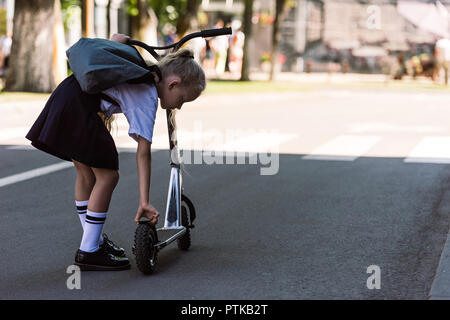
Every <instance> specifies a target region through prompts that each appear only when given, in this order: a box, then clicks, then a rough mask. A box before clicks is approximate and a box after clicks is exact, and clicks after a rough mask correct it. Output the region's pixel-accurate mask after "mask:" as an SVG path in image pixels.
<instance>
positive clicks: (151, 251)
mask: <svg viewBox="0 0 450 320" xmlns="http://www.w3.org/2000/svg"><path fill="white" fill-rule="evenodd" d="M231 33H232V30H231V28H221V29H209V30H202V31H200V32H195V33H191V34H188V35H186V36H185V37H183V38H182V39H181V40H180V41H178V42H176V43H174V44H171V45H169V46H164V47H154V46H148V45H147V44H145V43H143V42H141V41H137V40H128V44H129V45H136V46H139V47H142V48H144V49H145V50H147V51H148V52H149V53H150V54H151V55H152V56H153V57H154V58H155V59H156V60H160V59H161V58H162V56H161V55H159V54H157V53H156V51H155V50H172V52H176V51H177V50H178V49H180V48H181V46H182V45H183V44H184V43H186V42H187V41H189V40H191V39H193V38H197V37H203V38H210V37H216V36H222V35H229V34H231ZM166 116H167V128H168V132H169V146H170V149H169V153H170V157H171V163H170V166H171V171H170V180H169V190H168V194H167V205H166V212H165V221H164V227H162V228H159V229H156V227H155V225H152V224H151V223H150V222H149V221H139V224H138V227H137V229H136V232H135V234H134V246H133V254H134V255H135V258H136V265H137V267H138V269H139V270H140V271H141V272H142V273H144V274H152V273H153V272H154V271H155V269H156V265H157V262H158V252H159V251H160V250H161V249H163V248H165V247H166V246H167V245H169V244H170V243H172V242H174V241H175V240H177V243H178V248H179V249H181V250H184V251H186V250H188V249H189V248H190V246H191V234H190V229H192V228H194V225H193V224H192V223H193V222H194V220H195V217H196V213H195V207H194V204H193V203H192V201H191V200H190V199H189V198H188V197H187V196H186V195H185V194H184V189H183V187H182V174H181V162H180V153H179V149H178V144H177V137H176V124H175V122H174V121H172V120H171V119H172V117H171V116H172V111H171V110H166Z"/></svg>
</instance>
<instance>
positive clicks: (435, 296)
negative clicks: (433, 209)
mask: <svg viewBox="0 0 450 320" xmlns="http://www.w3.org/2000/svg"><path fill="white" fill-rule="evenodd" d="M438 210H439V214H448V213H450V190H447V191H446V192H445V193H444V196H443V198H442V201H441V204H440V205H439V208H438ZM428 297H429V300H450V230H449V233H448V234H447V240H446V241H445V245H444V249H443V250H442V253H441V258H440V260H439V265H438V268H437V270H436V275H435V276H434V280H433V283H432V285H431V289H430V293H429V294H428Z"/></svg>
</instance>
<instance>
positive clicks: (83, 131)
mask: <svg viewBox="0 0 450 320" xmlns="http://www.w3.org/2000/svg"><path fill="white" fill-rule="evenodd" d="M127 39H128V37H126V36H124V35H121V34H115V35H114V36H112V38H111V40H113V41H118V42H122V43H126V41H127ZM158 66H159V68H160V70H161V74H162V79H158V77H157V75H156V74H154V78H155V81H154V82H152V83H139V84H128V83H125V84H120V85H117V86H115V87H112V88H109V89H107V90H104V91H103V92H102V94H104V95H106V96H108V99H107V100H108V101H105V100H104V99H102V95H100V94H87V93H85V92H83V91H81V88H80V86H79V84H78V82H77V81H76V79H75V77H74V76H73V75H71V76H69V77H68V78H66V79H65V80H64V81H63V82H62V83H61V84H60V85H59V86H58V87H57V88H56V89H55V90H54V91H53V93H52V95H51V96H50V98H49V100H48V101H47V103H46V105H45V107H44V109H43V111H42V112H41V114H40V115H39V117H38V118H37V120H36V122H35V123H34V125H33V126H32V128H31V129H30V131H29V132H28V134H27V136H26V137H27V138H28V139H29V140H31V141H32V143H31V144H32V145H33V146H34V147H36V148H38V149H40V150H42V151H45V152H47V153H50V154H52V155H54V156H56V157H59V158H61V159H63V160H68V161H72V162H73V163H74V165H75V169H76V171H77V176H76V181H75V204H76V207H77V211H78V213H79V218H80V221H81V225H82V227H83V237H82V240H81V244H80V248H79V250H78V251H77V253H76V256H75V264H77V265H78V266H80V268H81V269H82V270H123V269H128V268H129V267H130V264H129V261H128V259H127V258H126V257H125V254H124V250H123V249H122V248H118V247H116V246H115V245H114V243H113V242H112V241H110V240H109V239H108V238H107V236H106V235H105V234H103V237H102V236H101V232H102V229H103V224H104V223H105V220H106V217H107V212H108V210H109V204H110V201H111V197H112V193H113V191H114V188H115V187H116V185H117V183H118V180H119V161H118V153H117V149H116V146H115V144H114V140H113V138H112V137H111V135H110V133H109V131H108V129H107V124H108V122H109V121H103V120H102V119H110V117H111V115H112V114H114V113H119V112H122V113H124V115H125V117H126V118H127V120H128V123H129V125H130V128H129V131H128V134H129V136H130V137H132V138H133V139H134V140H136V141H137V143H138V146H137V151H136V163H137V171H138V178H139V179H138V180H139V193H140V202H139V206H138V209H137V213H136V217H135V218H134V221H135V222H136V223H138V222H139V219H140V218H141V217H144V218H147V219H149V220H150V222H151V223H153V224H156V223H157V220H158V217H159V213H158V211H157V210H156V209H155V208H154V207H153V206H152V205H151V204H150V202H149V198H150V197H149V193H150V177H151V166H150V165H151V153H150V152H151V143H152V135H153V126H154V122H155V116H156V110H157V107H158V98H159V101H160V104H161V107H162V108H163V109H181V106H182V105H183V103H185V102H189V101H193V100H195V99H196V98H197V97H198V96H199V95H200V94H201V92H202V91H203V90H204V89H205V83H206V82H205V74H204V72H203V70H202V68H201V67H200V65H199V64H198V63H197V62H196V61H195V60H194V59H193V53H192V51H190V50H187V49H182V50H180V51H178V52H176V53H172V54H169V55H167V56H166V57H164V58H163V59H162V60H161V61H160V62H159V63H158ZM112 102H116V104H114V103H112Z"/></svg>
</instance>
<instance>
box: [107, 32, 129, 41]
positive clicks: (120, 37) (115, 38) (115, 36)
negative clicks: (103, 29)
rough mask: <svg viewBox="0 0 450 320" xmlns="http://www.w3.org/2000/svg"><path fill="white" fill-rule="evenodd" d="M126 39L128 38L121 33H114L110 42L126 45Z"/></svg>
mask: <svg viewBox="0 0 450 320" xmlns="http://www.w3.org/2000/svg"><path fill="white" fill-rule="evenodd" d="M128 39H130V37H129V36H126V35H124V34H121V33H115V34H113V35H112V36H111V39H110V40H112V41H116V42H121V43H127V41H128Z"/></svg>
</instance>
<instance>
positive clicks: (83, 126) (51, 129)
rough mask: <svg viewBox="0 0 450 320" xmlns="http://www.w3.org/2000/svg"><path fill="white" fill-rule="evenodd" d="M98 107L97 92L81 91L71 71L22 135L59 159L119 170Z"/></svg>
mask: <svg viewBox="0 0 450 320" xmlns="http://www.w3.org/2000/svg"><path fill="white" fill-rule="evenodd" d="M99 111H100V95H98V94H87V93H85V92H83V91H81V88H80V85H79V84H78V82H77V80H76V79H75V77H74V76H73V75H71V76H69V77H67V78H66V79H65V80H64V81H63V82H61V84H60V85H59V86H58V87H57V88H56V89H55V90H54V91H53V93H52V95H51V96H50V98H49V99H48V101H47V103H46V105H45V107H44V109H43V110H42V112H41V114H40V115H39V117H38V118H37V120H36V122H35V123H34V124H33V126H32V127H31V129H30V131H29V132H28V134H27V135H26V138H27V139H29V140H31V144H32V145H33V146H34V147H36V148H37V149H39V150H42V151H45V152H47V153H49V154H51V155H54V156H56V157H58V158H60V159H63V160H67V161H72V159H73V160H76V161H79V162H81V163H84V164H85V165H87V166H89V167H94V168H105V169H112V170H119V157H118V153H117V149H116V145H115V143H114V140H113V138H112V136H111V134H110V133H109V132H108V130H107V129H106V126H105V125H104V123H103V121H102V119H101V118H100V116H99V115H98V114H97V112H99Z"/></svg>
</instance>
